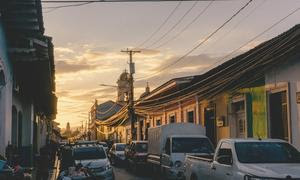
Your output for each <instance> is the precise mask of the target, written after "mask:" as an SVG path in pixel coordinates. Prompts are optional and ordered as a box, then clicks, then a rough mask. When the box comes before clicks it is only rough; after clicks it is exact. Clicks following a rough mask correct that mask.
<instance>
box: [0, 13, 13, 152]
mask: <svg viewBox="0 0 300 180" xmlns="http://www.w3.org/2000/svg"><path fill="white" fill-rule="evenodd" d="M12 79H13V78H12V64H11V63H10V61H9V60H8V55H7V47H6V41H5V35H4V29H3V24H2V21H1V16H0V142H1V146H0V154H1V155H4V153H5V147H6V146H7V144H8V142H10V141H11V119H12V113H11V110H12V86H13V83H12Z"/></svg>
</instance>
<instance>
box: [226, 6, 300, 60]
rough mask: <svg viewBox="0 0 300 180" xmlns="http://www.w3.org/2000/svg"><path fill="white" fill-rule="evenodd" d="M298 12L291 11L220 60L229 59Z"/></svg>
mask: <svg viewBox="0 0 300 180" xmlns="http://www.w3.org/2000/svg"><path fill="white" fill-rule="evenodd" d="M299 10H300V8H297V9H295V10H293V11H292V12H291V13H289V14H288V15H286V16H285V17H283V18H281V19H280V20H279V21H277V22H275V23H274V24H272V25H271V26H270V27H268V28H267V29H266V30H264V31H263V32H261V33H259V34H258V35H256V36H255V37H253V38H252V39H250V40H249V41H247V42H246V43H245V44H243V45H241V46H240V47H238V48H237V49H235V50H234V51H232V52H230V53H229V54H227V55H226V56H224V57H223V58H222V60H224V59H226V58H228V57H230V56H231V55H233V54H234V53H236V52H238V51H239V50H241V49H242V48H244V47H245V46H247V45H248V44H250V43H251V42H253V41H254V40H255V39H257V38H258V37H260V36H262V35H263V34H265V33H266V32H268V31H269V30H271V29H272V28H274V27H275V26H277V25H278V24H280V23H281V22H282V21H284V20H285V19H287V18H288V17H290V16H291V15H293V14H295V13H296V12H298V11H299Z"/></svg>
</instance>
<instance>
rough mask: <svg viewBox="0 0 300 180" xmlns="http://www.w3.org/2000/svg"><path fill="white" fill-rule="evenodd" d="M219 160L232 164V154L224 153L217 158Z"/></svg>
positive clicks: (219, 161) (222, 162)
mask: <svg viewBox="0 0 300 180" xmlns="http://www.w3.org/2000/svg"><path fill="white" fill-rule="evenodd" d="M217 162H218V163H220V164H225V165H232V156H230V155H223V156H220V157H218V158H217Z"/></svg>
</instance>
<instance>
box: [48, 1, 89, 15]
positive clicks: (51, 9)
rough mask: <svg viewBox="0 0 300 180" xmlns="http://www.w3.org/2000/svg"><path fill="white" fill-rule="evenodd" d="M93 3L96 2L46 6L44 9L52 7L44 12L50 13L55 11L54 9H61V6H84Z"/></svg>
mask: <svg viewBox="0 0 300 180" xmlns="http://www.w3.org/2000/svg"><path fill="white" fill-rule="evenodd" d="M91 3H94V2H86V3H81V4H72V5H64V6H53V7H44V8H43V9H50V10H48V11H45V12H44V13H50V12H53V11H55V10H58V9H61V8H69V7H79V6H84V5H87V4H91Z"/></svg>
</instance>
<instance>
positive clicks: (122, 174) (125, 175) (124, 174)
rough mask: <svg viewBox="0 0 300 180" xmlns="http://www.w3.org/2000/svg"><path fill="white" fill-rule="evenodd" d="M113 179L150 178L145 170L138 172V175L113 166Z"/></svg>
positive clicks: (144, 179) (146, 179)
mask: <svg viewBox="0 0 300 180" xmlns="http://www.w3.org/2000/svg"><path fill="white" fill-rule="evenodd" d="M114 173H115V179H116V180H122V179H126V180H151V178H150V177H149V175H148V174H147V172H146V171H144V172H142V173H139V175H136V174H133V173H132V172H129V171H128V170H126V169H125V168H123V167H114Z"/></svg>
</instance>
